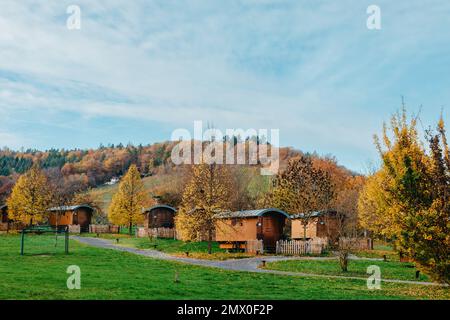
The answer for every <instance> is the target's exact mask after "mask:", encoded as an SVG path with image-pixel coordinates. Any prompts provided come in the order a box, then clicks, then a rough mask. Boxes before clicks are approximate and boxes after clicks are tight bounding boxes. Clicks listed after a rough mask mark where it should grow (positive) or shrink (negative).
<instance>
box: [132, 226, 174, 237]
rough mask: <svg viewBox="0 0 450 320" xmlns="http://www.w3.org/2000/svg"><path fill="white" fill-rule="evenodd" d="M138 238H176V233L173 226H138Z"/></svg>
mask: <svg viewBox="0 0 450 320" xmlns="http://www.w3.org/2000/svg"><path fill="white" fill-rule="evenodd" d="M137 236H138V238H145V237H149V236H150V237H153V238H166V239H176V238H177V234H176V230H175V228H151V229H147V228H138V230H137Z"/></svg>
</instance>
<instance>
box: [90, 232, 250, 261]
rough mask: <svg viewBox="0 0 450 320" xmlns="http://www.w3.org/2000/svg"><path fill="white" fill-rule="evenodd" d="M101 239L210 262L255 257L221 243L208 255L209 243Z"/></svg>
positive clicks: (111, 236) (112, 236)
mask: <svg viewBox="0 0 450 320" xmlns="http://www.w3.org/2000/svg"><path fill="white" fill-rule="evenodd" d="M82 236H87V237H94V238H95V237H97V235H96V234H82ZM99 236H100V238H104V239H112V240H116V239H119V243H118V244H119V245H123V246H127V247H132V248H138V249H155V250H158V251H162V252H165V253H169V254H172V255H175V256H183V257H186V252H189V257H191V258H199V259H209V260H226V259H239V258H248V257H252V256H253V255H251V254H247V253H240V252H227V251H226V250H224V249H221V248H219V243H218V242H215V241H213V242H212V243H211V252H212V254H208V242H206V241H201V242H184V241H181V240H175V239H152V240H151V241H150V239H149V238H136V237H134V236H131V237H130V236H129V235H123V234H121V235H116V234H107V233H105V234H99Z"/></svg>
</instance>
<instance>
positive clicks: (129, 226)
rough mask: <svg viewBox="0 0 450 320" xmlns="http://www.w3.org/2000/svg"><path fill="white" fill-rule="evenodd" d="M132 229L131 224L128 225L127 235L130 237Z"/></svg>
mask: <svg viewBox="0 0 450 320" xmlns="http://www.w3.org/2000/svg"><path fill="white" fill-rule="evenodd" d="M132 227H133V224H132V223H131V222H130V223H129V225H128V234H129V235H130V236H131V234H132V232H131V228H132Z"/></svg>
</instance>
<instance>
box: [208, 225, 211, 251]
mask: <svg viewBox="0 0 450 320" xmlns="http://www.w3.org/2000/svg"><path fill="white" fill-rule="evenodd" d="M208 254H212V230H211V229H209V230H208Z"/></svg>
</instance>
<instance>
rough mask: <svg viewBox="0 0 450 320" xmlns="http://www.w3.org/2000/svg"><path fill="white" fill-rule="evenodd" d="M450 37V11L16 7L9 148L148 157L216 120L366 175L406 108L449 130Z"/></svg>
mask: <svg viewBox="0 0 450 320" xmlns="http://www.w3.org/2000/svg"><path fill="white" fill-rule="evenodd" d="M71 4H76V5H79V6H80V8H81V30H68V29H67V28H66V19H67V17H68V14H67V13H66V9H67V6H68V5H71ZM371 4H376V5H378V6H379V7H380V8H381V19H382V29H381V30H368V29H367V28H366V19H367V17H368V15H367V13H366V9H367V7H368V6H369V5H371ZM449 30H450V2H449V1H447V0H430V1H426V2H425V1H420V0H409V1H375V0H371V1H364V0H353V1H350V0H340V1H319V0H317V1H299V0H292V1H284V0H278V1H275V0H246V1H245V0H241V1H238V0H227V1H213V0H208V1H207V0H202V1H200V0H198V1H193V0H192V1H170V0H160V1H148V0H147V1H119V0H107V1H106V0H105V1H87V0H86V1H80V0H71V1H61V0H59V1H56V0H54V1H31V0H29V1H26V0H22V1H16V0H2V1H1V2H0V146H8V147H10V148H14V149H17V148H20V147H25V148H28V147H33V148H39V149H46V148H51V147H58V148H73V147H79V148H87V147H97V146H98V145H99V144H100V143H103V144H107V143H119V142H122V143H127V142H133V143H144V144H147V143H152V142H157V141H161V140H168V139H170V136H171V133H172V131H173V130H174V129H176V128H186V129H188V130H190V131H191V132H192V130H193V121H194V120H202V121H203V122H204V123H205V124H206V123H207V122H210V123H211V122H212V123H214V126H215V127H217V128H220V129H225V128H243V129H248V128H255V129H259V128H267V129H272V128H276V129H280V144H281V145H283V146H293V147H296V148H299V149H301V150H304V151H317V152H318V153H319V154H333V155H335V156H336V157H337V159H338V160H339V162H340V163H341V164H343V165H346V166H347V167H349V168H351V169H353V170H356V171H361V172H365V171H366V170H367V169H368V167H370V165H371V164H373V163H376V159H377V154H376V151H375V148H374V146H373V143H372V141H373V140H372V135H373V134H374V133H379V132H380V129H381V126H382V122H383V121H386V120H389V117H390V115H391V114H392V113H393V112H395V111H396V110H398V109H399V108H400V107H401V96H404V97H405V101H406V104H407V107H408V109H409V110H410V111H413V112H416V111H418V110H419V106H422V109H421V110H422V111H421V117H422V121H423V123H424V125H425V126H427V125H430V124H432V123H434V122H435V121H436V120H437V118H438V116H439V114H440V112H441V109H442V108H444V117H445V119H446V120H447V121H449V113H450V88H449V87H450V32H449Z"/></svg>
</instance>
